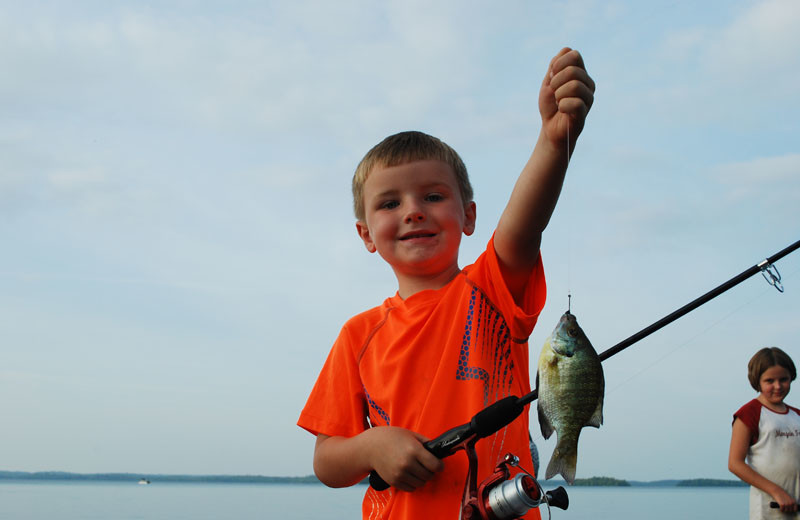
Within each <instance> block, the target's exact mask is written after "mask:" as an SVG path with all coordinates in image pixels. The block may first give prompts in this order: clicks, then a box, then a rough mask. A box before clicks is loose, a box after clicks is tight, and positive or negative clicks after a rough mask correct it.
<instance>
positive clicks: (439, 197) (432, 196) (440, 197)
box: [425, 193, 444, 202]
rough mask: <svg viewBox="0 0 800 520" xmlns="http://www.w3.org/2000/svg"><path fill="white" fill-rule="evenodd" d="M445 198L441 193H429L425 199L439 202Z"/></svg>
mask: <svg viewBox="0 0 800 520" xmlns="http://www.w3.org/2000/svg"><path fill="white" fill-rule="evenodd" d="M443 199H444V195H442V194H441V193H429V194H427V195H426V196H425V200H427V201H428V202H439V201H440V200H443Z"/></svg>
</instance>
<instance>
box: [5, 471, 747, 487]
mask: <svg viewBox="0 0 800 520" xmlns="http://www.w3.org/2000/svg"><path fill="white" fill-rule="evenodd" d="M142 479H147V480H148V481H150V483H154V484H155V483H158V482H184V483H192V482H194V483H206V484H210V483H217V484H311V485H314V484H320V485H321V482H320V481H319V480H318V479H317V477H315V476H314V475H306V476H303V477H268V476H263V475H160V474H146V473H145V474H143V473H70V472H66V471H36V472H28V471H0V481H4V480H39V481H96V482H133V483H136V482H139V481H140V480H142ZM364 483H365V482H364ZM541 484H542V485H543V486H544V487H551V486H558V485H565V482H564V481H562V480H545V481H541ZM573 486H575V487H584V486H591V487H605V486H626V487H747V484H745V483H744V482H742V481H740V480H722V479H705V478H698V479H683V480H681V479H673V480H653V481H635V480H631V481H628V480H620V479H615V478H611V477H591V478H587V479H576V480H575V484H573Z"/></svg>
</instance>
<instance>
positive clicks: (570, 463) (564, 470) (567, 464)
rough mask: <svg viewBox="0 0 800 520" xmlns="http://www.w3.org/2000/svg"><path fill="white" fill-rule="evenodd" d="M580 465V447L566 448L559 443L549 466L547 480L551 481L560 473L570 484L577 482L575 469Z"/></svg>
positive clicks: (546, 474)
mask: <svg viewBox="0 0 800 520" xmlns="http://www.w3.org/2000/svg"><path fill="white" fill-rule="evenodd" d="M577 465H578V446H577V445H575V447H574V448H573V447H566V448H565V447H564V446H562V445H561V443H559V444H558V445H557V446H556V449H555V450H554V451H553V456H552V457H551V458H550V463H549V464H548V465H547V472H546V473H545V478H546V479H548V480H549V479H550V478H552V477H554V476H555V475H556V474H558V473H560V474H561V476H562V477H564V480H566V481H567V482H568V483H569V484H573V483H574V482H575V468H576V466H577Z"/></svg>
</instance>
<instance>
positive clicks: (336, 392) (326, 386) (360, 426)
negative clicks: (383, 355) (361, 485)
mask: <svg viewBox="0 0 800 520" xmlns="http://www.w3.org/2000/svg"><path fill="white" fill-rule="evenodd" d="M353 340H354V338H353V335H352V331H351V330H350V329H349V327H348V324H345V326H344V327H343V328H342V331H341V332H340V333H339V337H338V338H337V339H336V342H335V343H334V345H333V348H331V351H330V353H329V354H328V359H327V360H326V361H325V364H324V365H323V367H322V371H321V372H320V374H319V377H318V378H317V381H316V383H315V384H314V388H313V389H312V390H311V394H310V395H309V397H308V400H307V401H306V405H305V407H304V408H303V411H302V412H301V413H300V418H299V420H298V421H297V425H298V426H300V427H301V428H303V429H305V430H307V431H309V432H311V433H312V434H314V435H318V434H320V433H321V434H324V435H329V436H343V437H353V436H354V435H357V434H359V433H361V432H363V431H364V430H365V429H366V428H367V423H366V400H365V395H364V387H363V384H362V383H361V377H360V374H359V370H358V363H357V361H356V354H355V351H354V348H353Z"/></svg>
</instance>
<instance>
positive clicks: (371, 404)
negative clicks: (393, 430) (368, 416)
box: [361, 385, 390, 426]
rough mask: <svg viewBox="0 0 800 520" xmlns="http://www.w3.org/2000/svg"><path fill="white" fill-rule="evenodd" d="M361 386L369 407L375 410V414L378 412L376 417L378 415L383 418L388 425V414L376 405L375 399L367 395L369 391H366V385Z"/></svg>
mask: <svg viewBox="0 0 800 520" xmlns="http://www.w3.org/2000/svg"><path fill="white" fill-rule="evenodd" d="M361 388H363V389H364V395H365V396H366V398H367V403H369V407H370V408H372V409H373V410H374V411H375V413H376V414H378V417H380V418H381V419H383V420H384V421H385V422H386V426H389V424H390V422H389V414H388V413H386V412H385V411H384V410H383V408H381V407H380V406H378V403H376V402H375V401H373V400H372V397H370V396H369V392H367V389H366V387H364V386H363V385H362V387H361ZM373 426H375V425H374V424H373Z"/></svg>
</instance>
